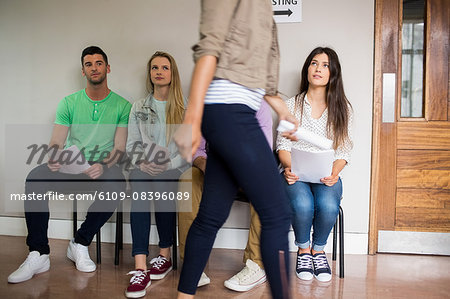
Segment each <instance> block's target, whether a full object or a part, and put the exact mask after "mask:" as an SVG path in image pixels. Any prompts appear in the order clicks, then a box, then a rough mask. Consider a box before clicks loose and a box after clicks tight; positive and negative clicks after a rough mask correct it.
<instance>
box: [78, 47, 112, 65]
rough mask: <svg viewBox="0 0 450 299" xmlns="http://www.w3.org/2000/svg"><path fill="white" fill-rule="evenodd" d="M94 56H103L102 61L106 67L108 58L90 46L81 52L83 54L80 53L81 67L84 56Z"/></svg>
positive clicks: (101, 51) (98, 49)
mask: <svg viewBox="0 0 450 299" xmlns="http://www.w3.org/2000/svg"><path fill="white" fill-rule="evenodd" d="M94 54H101V55H102V56H103V60H104V61H105V63H106V65H108V56H106V53H105V52H103V50H102V49H100V47H97V46H90V47H87V48H86V49H84V50H83V53H81V65H83V59H84V56H86V55H94Z"/></svg>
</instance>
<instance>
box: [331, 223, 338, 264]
mask: <svg viewBox="0 0 450 299" xmlns="http://www.w3.org/2000/svg"><path fill="white" fill-rule="evenodd" d="M337 228H338V219H337V218H336V223H335V224H334V226H333V251H332V254H331V259H332V260H333V261H335V260H336V249H337Z"/></svg>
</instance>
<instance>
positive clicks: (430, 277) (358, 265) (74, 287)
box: [0, 236, 450, 299]
mask: <svg viewBox="0 0 450 299" xmlns="http://www.w3.org/2000/svg"><path fill="white" fill-rule="evenodd" d="M67 244H68V241H66V240H50V246H51V250H52V253H51V269H50V271H48V272H46V273H42V274H39V275H37V276H35V277H34V278H33V279H31V280H29V281H27V282H23V283H20V284H8V283H7V277H8V275H9V274H10V273H11V272H12V271H14V270H15V269H16V268H17V267H18V266H19V265H20V263H22V262H23V260H24V258H25V257H26V255H27V254H28V252H27V248H26V246H25V238H24V237H8V236H0V265H1V268H0V298H8V299H9V298H63V299H69V298H83V299H88V298H125V296H124V295H123V294H124V290H125V288H126V287H127V285H128V281H129V278H130V276H127V275H126V273H127V272H128V271H130V270H132V269H133V259H132V257H131V246H130V245H125V246H124V251H123V252H122V253H121V263H120V265H119V266H114V257H113V252H114V246H113V244H107V243H103V244H102V264H101V265H99V267H98V270H97V271H96V272H94V273H81V272H79V271H77V270H76V269H75V267H74V265H73V263H72V262H71V261H69V260H68V259H67V258H66V257H65V252H66V248H67ZM93 245H94V244H93ZM93 245H92V246H91V248H90V252H91V257H93V258H95V246H93ZM156 253H157V248H156V247H155V246H152V247H151V254H156ZM294 258H295V254H294V253H292V262H291V269H292V271H291V272H292V273H291V290H292V298H408V299H413V298H450V257H442V256H417V255H398V254H378V255H376V256H368V255H346V256H345V258H346V260H345V271H346V272H345V278H344V279H340V278H339V277H338V276H337V274H336V272H335V273H334V277H333V279H332V281H331V282H330V283H319V282H318V281H315V280H313V281H310V282H302V281H300V280H299V279H297V278H296V276H295V274H294V272H293V270H294V264H293V263H294ZM94 260H95V259H94ZM242 267H243V264H242V251H241V250H229V249H214V250H213V252H212V254H211V258H210V261H209V264H208V265H207V268H206V269H205V272H206V273H207V274H208V276H209V277H210V278H211V284H210V285H208V286H204V287H202V288H199V290H198V291H197V296H196V298H214V299H219V298H239V299H244V298H270V293H269V288H268V285H267V283H266V284H264V285H261V286H259V287H256V288H255V289H253V290H251V291H249V292H247V293H237V292H233V291H230V290H228V289H226V288H225V287H224V286H223V281H224V280H226V279H228V278H229V277H231V276H232V275H234V274H235V273H236V272H237V271H239V270H240V269H241V268H242ZM332 268H333V270H337V269H338V268H336V265H335V264H334V263H332ZM179 272H180V269H178V270H177V271H172V273H170V274H169V275H168V276H167V277H166V278H165V279H163V280H161V281H154V282H153V283H152V285H151V286H150V288H149V291H148V294H147V296H146V298H158V299H160V298H161V299H162V298H176V288H177V284H178V277H179Z"/></svg>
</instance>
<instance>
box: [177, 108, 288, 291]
mask: <svg viewBox="0 0 450 299" xmlns="http://www.w3.org/2000/svg"><path fill="white" fill-rule="evenodd" d="M202 133H203V136H204V137H205V139H206V140H207V141H208V144H209V152H208V163H207V166H206V173H205V183H204V189H203V196H202V200H201V204H200V209H199V212H198V215H197V218H196V219H195V220H194V222H193V224H192V226H191V228H190V230H189V233H188V236H187V241H186V249H185V259H184V264H183V269H182V271H181V276H180V283H179V285H178V290H179V291H180V292H183V293H187V294H192V295H193V294H195V291H196V289H197V282H198V281H199V279H200V276H201V273H202V271H203V269H204V268H205V265H206V262H207V260H208V258H209V255H210V253H211V249H212V246H213V243H214V240H215V238H216V234H217V231H218V230H219V229H220V228H221V227H222V225H223V223H224V222H225V220H226V219H227V217H228V214H229V212H230V209H231V205H232V204H233V199H234V196H235V195H236V192H237V190H238V186H241V187H242V188H243V190H244V192H245V194H246V195H247V196H248V198H249V200H250V202H251V203H252V205H253V206H254V208H255V210H256V212H257V213H258V215H259V218H260V220H261V226H262V229H261V254H262V258H263V263H264V269H265V270H266V273H267V277H268V280H269V283H270V288H271V291H272V296H273V297H274V298H287V297H288V291H289V283H288V279H289V275H288V265H289V251H288V232H289V227H290V221H291V214H290V213H291V212H290V209H289V204H288V200H287V196H286V193H285V190H284V188H283V187H282V184H281V179H280V175H279V173H278V170H277V165H276V162H275V159H274V156H273V153H272V151H271V149H270V147H269V144H268V143H267V140H266V138H265V136H264V134H263V132H262V130H261V129H260V127H259V124H258V121H257V119H256V118H255V111H254V110H252V109H250V108H249V107H247V106H246V105H241V104H214V105H205V108H204V116H203V124H202Z"/></svg>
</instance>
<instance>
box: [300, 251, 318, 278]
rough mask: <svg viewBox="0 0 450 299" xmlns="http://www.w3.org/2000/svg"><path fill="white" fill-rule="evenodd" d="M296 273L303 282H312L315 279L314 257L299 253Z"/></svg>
mask: <svg viewBox="0 0 450 299" xmlns="http://www.w3.org/2000/svg"><path fill="white" fill-rule="evenodd" d="M295 272H296V274H297V277H298V278H300V279H301V280H311V279H312V278H313V274H314V270H313V257H312V255H311V254H309V253H301V254H299V253H298V251H297V267H296V270H295Z"/></svg>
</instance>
